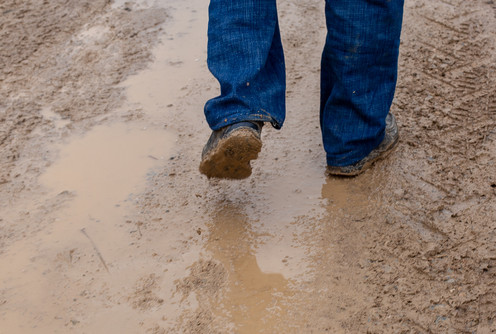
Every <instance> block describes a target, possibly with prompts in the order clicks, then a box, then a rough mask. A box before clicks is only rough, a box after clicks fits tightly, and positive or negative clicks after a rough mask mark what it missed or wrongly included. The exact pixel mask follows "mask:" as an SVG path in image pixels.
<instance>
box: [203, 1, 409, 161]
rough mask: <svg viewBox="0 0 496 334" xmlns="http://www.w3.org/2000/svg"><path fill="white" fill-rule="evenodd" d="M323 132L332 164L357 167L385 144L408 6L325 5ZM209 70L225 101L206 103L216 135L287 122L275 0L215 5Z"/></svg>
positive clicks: (212, 3)
mask: <svg viewBox="0 0 496 334" xmlns="http://www.w3.org/2000/svg"><path fill="white" fill-rule="evenodd" d="M325 14H326V24H327V38H326V43H325V47H324V51H323V54H322V64H321V66H322V68H321V96H320V125H321V130H322V138H323V143H324V149H325V151H326V154H327V164H328V165H331V166H346V165H351V164H353V163H355V162H357V161H359V160H361V159H362V158H364V157H366V156H367V155H368V154H369V153H370V152H371V151H372V150H373V149H374V148H375V147H377V146H378V145H379V144H380V142H381V141H382V139H383V138H384V129H385V119H386V116H387V114H388V112H389V109H390V107H391V103H392V100H393V95H394V90H395V86H396V78H397V70H398V50H399V44H400V32H401V23H402V17H403V0H326V3H325ZM207 62H208V67H209V69H210V71H211V72H212V74H213V75H214V76H215V77H216V78H217V80H218V81H219V83H220V88H221V94H220V96H218V97H215V98H213V99H211V100H209V101H208V102H207V103H206V104H205V116H206V119H207V122H208V124H209V126H210V127H211V128H212V130H218V129H220V128H221V127H224V126H226V125H230V124H233V123H236V122H240V121H246V120H251V121H263V122H270V123H272V125H273V126H274V127H275V128H276V129H279V128H281V126H282V125H283V123H284V118H285V90H286V78H285V67H284V55H283V49H282V43H281V37H280V33H279V24H278V19H277V8H276V0H211V1H210V7H209V25H208V60H207Z"/></svg>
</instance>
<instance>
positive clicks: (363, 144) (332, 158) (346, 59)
mask: <svg viewBox="0 0 496 334" xmlns="http://www.w3.org/2000/svg"><path fill="white" fill-rule="evenodd" d="M325 8H326V9H325V12H326V23H327V39H326V44H325V47H324V52H323V55H322V70H321V101H320V125H321V129H322V137H323V142H324V148H325V150H326V153H327V164H328V165H331V166H346V165H351V164H354V163H355V162H358V161H359V160H361V159H362V158H364V157H366V156H367V155H368V154H369V153H370V152H371V151H372V150H373V149H374V148H375V147H377V146H378V145H379V144H380V142H381V141H382V139H383V138H384V129H385V119H386V116H387V114H388V112H389V108H390V107H391V103H392V100H393V95H394V90H395V86H396V78H397V69H398V49H399V44H400V32H401V23H402V17H403V0H326V7H325Z"/></svg>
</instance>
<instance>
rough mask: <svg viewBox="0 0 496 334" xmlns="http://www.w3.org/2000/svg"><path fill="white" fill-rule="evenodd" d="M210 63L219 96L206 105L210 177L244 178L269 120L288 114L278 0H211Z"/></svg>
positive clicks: (204, 167) (205, 159)
mask: <svg viewBox="0 0 496 334" xmlns="http://www.w3.org/2000/svg"><path fill="white" fill-rule="evenodd" d="M209 15H210V16H209V25H208V67H209V69H210V71H211V72H212V74H213V75H214V76H215V77H216V78H217V80H218V81H219V83H220V90H221V94H220V96H218V97H216V98H213V99H211V100H209V101H208V102H207V103H206V105H205V116H206V119H207V122H208V124H209V126H210V127H211V128H212V130H213V132H212V134H211V136H210V138H209V140H208V142H207V144H206V145H205V147H204V149H203V152H202V160H201V163H200V172H201V173H202V174H204V175H206V176H207V177H209V178H210V177H216V178H226V179H243V178H246V177H248V176H250V175H251V166H250V161H251V160H253V159H256V158H257V157H258V153H259V152H260V150H261V148H262V141H261V139H260V133H261V130H262V126H263V123H264V122H270V123H272V125H273V126H274V127H276V128H280V127H281V126H282V124H283V122H284V117H285V101H284V99H285V89H286V79H285V69H284V56H283V50H282V44H281V37H280V34H279V25H278V21H277V9H276V0H236V1H232V0H211V1H210V7H209Z"/></svg>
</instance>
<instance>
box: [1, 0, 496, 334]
mask: <svg viewBox="0 0 496 334" xmlns="http://www.w3.org/2000/svg"><path fill="white" fill-rule="evenodd" d="M207 7H208V2H207V1H206V0H192V1H179V0H161V1H146V0H143V1H139V2H124V1H116V2H115V3H111V2H109V1H106V0H105V1H104V0H96V1H91V2H90V1H75V0H65V1H62V0H53V1H46V0H29V1H19V0H6V1H2V2H1V3H0V17H1V19H0V41H1V47H0V120H1V122H0V333H2V334H3V333H6V334H11V333H70V332H71V333H72V332H74V333H155V334H158V333H324V332H329V333H484V334H485V333H496V51H495V46H496V5H495V4H494V3H493V1H485V0H484V1H481V0H473V1H462V0H407V1H406V5H405V18H404V28H403V33H402V44H401V56H400V67H399V68H400V74H399V81H398V88H397V92H396V96H395V100H394V103H393V107H392V112H393V113H395V115H396V116H397V119H398V123H399V126H400V135H401V139H400V144H399V147H398V148H397V149H396V151H395V152H394V153H392V155H391V156H390V157H389V158H388V159H387V160H385V161H382V162H380V163H378V164H377V165H376V166H375V167H374V168H373V169H371V170H370V171H367V172H366V173H365V174H363V175H361V176H359V177H356V178H354V179H341V178H329V177H326V176H325V159H324V153H323V150H322V145H321V140H320V132H319V129H318V95H319V90H318V89H319V82H318V78H319V58H320V53H321V49H322V46H323V41H324V37H325V31H324V18H323V1H317V0H300V1H296V0H284V1H283V0H281V1H279V15H280V19H281V29H282V36H283V41H284V47H285V52H286V61H287V75H288V90H287V100H288V101H287V102H288V110H287V113H288V115H287V122H286V124H285V126H284V128H283V129H282V130H281V131H276V130H274V129H269V128H268V127H265V128H264V133H263V142H264V147H263V149H262V153H261V154H260V157H259V159H258V160H257V161H256V162H254V163H253V165H254V172H253V175H252V176H251V177H250V178H249V179H247V180H244V181H235V182H234V181H230V182H228V181H208V180H207V179H206V178H205V177H203V176H201V175H200V174H199V172H198V170H197V166H198V164H199V159H200V151H201V148H202V146H203V144H204V142H205V141H206V139H207V138H208V135H209V132H210V131H209V129H208V127H207V125H206V122H205V121H204V118H203V113H202V109H203V104H204V102H205V101H206V99H208V98H210V97H212V96H215V94H217V93H218V87H217V84H216V82H215V81H214V79H213V78H212V77H211V76H210V74H209V73H208V70H207V69H206V64H205V61H206V26H207ZM295 133H298V134H299V135H298V136H296V135H295Z"/></svg>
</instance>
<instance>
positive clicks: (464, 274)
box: [368, 1, 496, 333]
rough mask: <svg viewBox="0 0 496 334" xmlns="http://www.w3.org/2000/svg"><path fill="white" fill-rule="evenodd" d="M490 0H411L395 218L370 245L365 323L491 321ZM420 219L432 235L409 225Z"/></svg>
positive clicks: (425, 326)
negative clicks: (371, 303)
mask: <svg viewBox="0 0 496 334" xmlns="http://www.w3.org/2000/svg"><path fill="white" fill-rule="evenodd" d="M488 9H491V8H490V6H488V5H487V4H486V3H484V2H482V1H481V2H470V3H467V2H463V1H457V2H455V1H429V2H426V1H410V2H408V1H407V7H406V13H405V14H406V16H405V24H404V32H403V42H402V50H401V53H402V55H401V59H400V64H401V65H400V78H399V83H398V90H397V94H396V98H395V101H394V106H393V111H394V110H395V109H397V110H399V111H398V112H399V116H400V117H399V119H400V124H401V125H402V128H401V130H402V131H401V133H402V143H403V145H402V147H401V149H400V152H399V157H400V159H399V160H398V161H395V162H394V165H396V167H399V169H394V170H395V172H399V173H398V175H397V178H396V179H395V180H394V181H393V182H392V184H391V186H390V187H388V188H387V189H386V190H385V192H384V194H382V196H383V200H384V203H385V204H386V208H387V210H386V212H388V215H389V217H390V219H392V221H393V222H394V224H392V225H391V226H388V228H387V229H386V230H384V231H377V232H382V233H383V234H384V235H382V236H381V235H380V234H378V237H377V245H376V246H375V247H373V248H372V253H373V256H374V257H376V258H377V260H378V262H379V263H376V264H374V265H372V267H371V272H372V273H373V275H374V276H373V277H374V278H371V279H369V280H368V283H369V284H371V285H372V286H374V285H375V290H376V292H377V296H376V306H375V307H374V309H373V311H374V312H373V314H374V316H373V317H372V318H373V322H372V323H373V325H372V326H371V327H369V328H371V330H372V332H383V331H384V332H397V331H402V332H409V333H410V332H412V333H417V332H425V333H431V332H432V333H437V332H457V333H465V332H467V333H468V332H470V333H473V332H477V333H479V332H480V333H486V332H489V331H491V330H492V331H494V330H496V327H495V326H496V325H495V313H494V309H496V305H495V303H494V301H492V300H493V299H494V296H495V291H496V286H495V283H494V280H495V278H496V271H495V270H494V268H495V266H496V248H495V246H494V242H495V240H496V239H495V238H496V236H495V233H494V217H496V209H495V207H494V205H492V203H494V201H495V192H494V190H493V188H491V185H492V184H494V177H495V176H494V175H496V174H495V173H496V166H495V162H496V156H495V155H494V150H492V149H491V147H493V146H494V145H495V136H494V135H493V133H494V129H496V113H495V110H494V99H495V98H494V96H495V95H496V94H495V93H496V92H495V91H496V89H495V87H496V75H495V74H496V66H495V53H494V46H495V43H496V41H495V37H494V33H493V32H494V28H495V23H496V22H495V20H494V17H493V16H492V15H491V14H490V12H488ZM401 164H402V165H403V166H400V165H401ZM388 192H389V194H388ZM415 222H416V223H415ZM405 223H406V225H405ZM419 224H420V226H422V227H424V228H425V230H426V231H427V235H425V234H422V233H412V230H410V229H411V228H412V227H413V229H415V228H414V226H415V225H417V226H419ZM429 235H430V236H429ZM386 319H387V320H386Z"/></svg>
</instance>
